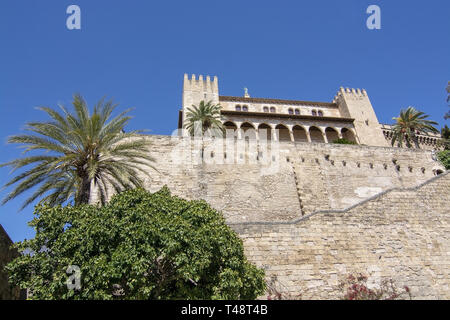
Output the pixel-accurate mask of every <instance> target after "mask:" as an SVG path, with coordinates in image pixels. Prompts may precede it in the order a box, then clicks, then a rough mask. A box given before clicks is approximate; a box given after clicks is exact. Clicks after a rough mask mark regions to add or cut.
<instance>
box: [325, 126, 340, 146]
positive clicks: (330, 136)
mask: <svg viewBox="0 0 450 320" xmlns="http://www.w3.org/2000/svg"><path fill="white" fill-rule="evenodd" d="M325 135H326V136H327V140H328V143H332V142H333V141H335V140H337V139H339V133H338V131H337V130H336V129H335V128H331V127H328V128H326V129H325Z"/></svg>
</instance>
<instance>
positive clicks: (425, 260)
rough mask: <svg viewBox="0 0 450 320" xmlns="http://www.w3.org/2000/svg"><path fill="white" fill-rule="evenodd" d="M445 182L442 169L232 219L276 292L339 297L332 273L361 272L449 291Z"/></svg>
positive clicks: (449, 199)
mask: <svg viewBox="0 0 450 320" xmlns="http://www.w3.org/2000/svg"><path fill="white" fill-rule="evenodd" d="M449 190H450V174H449V173H448V172H447V173H446V174H444V175H441V176H438V177H435V178H432V179H431V180H429V181H427V182H425V183H424V184H422V185H419V186H417V187H415V188H396V189H393V190H390V191H387V192H385V193H382V194H380V195H377V196H374V197H372V198H370V199H368V200H365V201H363V202H362V203H360V204H357V205H355V206H353V207H352V208H350V209H348V210H329V211H322V212H317V213H315V214H311V215H308V216H305V217H303V218H300V219H298V220H297V221H292V222H279V223H269V222H261V223H249V224H244V223H238V224H232V227H233V228H234V230H235V231H236V232H237V233H238V234H239V235H240V237H241V238H242V239H243V241H244V247H245V252H246V255H247V257H248V258H249V260H250V261H252V262H254V263H256V264H257V265H258V266H260V267H263V268H264V269H265V270H266V276H267V277H268V279H271V278H275V279H276V286H277V288H278V290H279V291H281V292H282V293H283V294H287V295H291V296H295V295H298V294H300V293H301V294H302V298H304V299H334V298H339V297H340V294H341V293H340V291H339V290H338V289H337V285H338V283H339V281H340V280H342V279H343V278H344V277H345V276H346V275H348V274H356V273H364V274H367V275H369V283H370V284H371V285H373V286H376V285H378V284H379V283H380V281H381V280H382V279H393V280H394V281H395V282H396V284H397V285H398V286H404V285H406V286H408V287H409V288H410V289H411V293H412V296H413V298H414V299H450V274H449V273H450V207H449V203H450V192H449Z"/></svg>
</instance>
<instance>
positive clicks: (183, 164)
mask: <svg viewBox="0 0 450 320" xmlns="http://www.w3.org/2000/svg"><path fill="white" fill-rule="evenodd" d="M148 139H151V141H152V142H153V145H152V147H151V148H150V150H149V153H150V154H151V155H152V156H153V157H154V158H155V159H156V162H155V163H154V165H155V167H156V168H157V170H158V171H154V170H151V172H150V176H151V177H150V178H148V177H143V178H145V179H146V182H145V185H146V188H147V189H148V190H149V191H151V192H154V191H157V190H159V189H160V188H161V187H162V186H163V185H167V186H168V187H169V188H170V189H171V190H172V192H173V193H174V194H176V195H178V196H181V197H184V198H187V199H204V200H206V201H208V202H209V203H210V204H211V205H212V206H213V207H214V208H216V209H218V210H221V211H223V213H224V215H225V217H226V219H227V221H228V222H230V223H232V222H250V221H288V220H291V219H295V218H298V217H301V216H303V215H305V214H309V213H312V212H314V211H316V210H318V209H344V208H346V207H348V206H350V205H353V204H355V203H358V202H360V201H362V200H364V199H367V198H369V197H371V196H373V195H375V194H377V193H380V192H382V191H385V190H388V189H390V188H392V187H412V186H415V185H417V184H419V183H421V182H424V181H426V180H428V179H430V178H431V177H433V176H434V173H433V170H436V169H441V170H443V168H442V166H441V165H440V164H439V163H438V162H436V161H434V160H433V159H432V156H431V152H430V151H425V150H416V149H412V150H407V149H400V148H388V147H368V146H352V145H336V144H325V143H292V142H285V143H277V144H274V145H272V146H271V149H268V148H264V147H263V146H261V145H252V142H250V143H249V144H248V145H247V144H245V143H244V141H243V140H240V141H239V140H238V141H237V142H236V143H237V145H236V144H232V148H231V149H230V148H228V149H227V148H226V147H225V146H219V147H217V145H218V142H216V143H215V144H212V143H211V142H209V141H206V140H205V141H203V144H204V146H205V149H204V157H203V159H201V158H200V156H199V153H200V150H201V146H200V144H201V143H202V142H201V141H196V142H193V141H191V140H190V139H186V138H184V139H180V138H178V137H169V136H148ZM220 140H222V139H220ZM225 153H226V156H225Z"/></svg>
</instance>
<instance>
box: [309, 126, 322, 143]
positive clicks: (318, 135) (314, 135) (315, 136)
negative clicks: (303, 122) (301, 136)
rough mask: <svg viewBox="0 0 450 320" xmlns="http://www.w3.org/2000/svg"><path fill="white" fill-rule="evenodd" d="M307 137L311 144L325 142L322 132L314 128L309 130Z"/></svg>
mask: <svg viewBox="0 0 450 320" xmlns="http://www.w3.org/2000/svg"><path fill="white" fill-rule="evenodd" d="M309 136H310V137H311V142H322V143H324V142H325V140H324V138H323V133H322V131H321V130H320V129H319V128H317V127H315V126H312V127H310V128H309Z"/></svg>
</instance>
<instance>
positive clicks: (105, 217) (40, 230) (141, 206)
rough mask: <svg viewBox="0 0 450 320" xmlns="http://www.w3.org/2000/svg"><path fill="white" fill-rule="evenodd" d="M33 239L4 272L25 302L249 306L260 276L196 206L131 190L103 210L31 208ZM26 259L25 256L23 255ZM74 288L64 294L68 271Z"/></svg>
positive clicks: (204, 207)
mask: <svg viewBox="0 0 450 320" xmlns="http://www.w3.org/2000/svg"><path fill="white" fill-rule="evenodd" d="M30 225H31V226H32V227H34V228H35V230H36V236H35V238H34V239H31V240H25V241H23V242H19V243H17V244H16V247H17V248H18V249H19V250H20V251H21V252H22V253H23V254H22V255H21V256H20V257H19V258H17V259H15V260H14V261H13V262H11V263H10V264H9V265H8V266H7V270H8V271H9V274H10V280H11V282H12V283H13V284H15V285H19V286H21V287H22V288H28V289H30V291H31V293H32V298H33V299H254V298H256V297H257V296H259V295H261V294H262V293H264V290H265V282H264V272H263V271H262V270H260V269H258V268H256V267H255V266H253V265H252V264H250V263H249V262H248V261H247V259H246V258H245V256H244V250H243V244H242V241H241V240H240V239H239V238H238V236H237V235H236V233H235V232H234V231H233V230H232V229H231V228H229V227H228V226H227V225H226V224H225V220H224V218H223V216H222V214H221V213H219V212H217V211H216V210H214V209H212V208H211V207H210V206H209V205H208V204H207V203H206V202H204V201H187V200H183V199H180V198H178V197H175V196H171V194H170V191H169V190H168V189H167V188H166V187H164V188H163V189H161V190H160V191H158V192H156V193H153V194H151V193H149V192H147V191H145V190H143V189H135V190H131V191H126V192H123V193H121V194H118V195H115V196H114V197H113V198H112V199H111V201H110V203H108V204H107V205H105V206H103V207H97V206H92V205H81V206H76V207H71V206H67V207H61V206H57V207H50V206H44V205H41V206H37V207H36V208H35V218H34V219H33V221H31V222H30ZM30 251H31V252H32V254H26V252H30ZM70 265H75V266H78V267H79V269H80V275H81V277H80V278H81V281H80V284H81V287H80V288H79V289H78V290H75V289H71V290H69V289H68V286H67V284H66V282H67V279H68V278H69V275H68V274H67V273H66V271H67V268H68V266H70Z"/></svg>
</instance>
